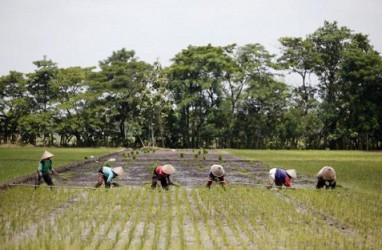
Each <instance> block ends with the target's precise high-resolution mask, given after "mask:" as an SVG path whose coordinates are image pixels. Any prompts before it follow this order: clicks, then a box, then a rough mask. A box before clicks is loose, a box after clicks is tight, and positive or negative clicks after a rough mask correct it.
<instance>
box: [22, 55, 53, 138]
mask: <svg viewBox="0 0 382 250" xmlns="http://www.w3.org/2000/svg"><path fill="white" fill-rule="evenodd" d="M33 64H34V65H36V66H37V70H35V72H33V73H30V74H28V82H27V91H28V96H29V97H31V98H32V101H33V104H32V105H31V106H30V113H29V114H28V115H27V117H23V121H22V125H23V126H22V128H23V132H24V133H23V135H24V136H28V137H30V138H24V140H28V141H30V142H34V141H35V138H33V137H38V136H40V135H42V136H43V144H44V145H45V144H46V143H48V144H50V145H52V144H53V139H54V137H53V133H52V132H53V127H54V126H53V122H52V120H51V115H52V112H53V105H50V102H52V101H54V100H55V98H56V97H57V89H56V88H55V87H56V86H55V85H53V84H52V82H53V80H54V79H56V77H57V73H58V68H57V64H56V63H54V62H53V61H51V60H49V59H47V57H46V56H44V58H43V59H42V60H38V61H35V62H33ZM47 139H49V140H48V141H47Z"/></svg>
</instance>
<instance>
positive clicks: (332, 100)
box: [307, 21, 352, 149]
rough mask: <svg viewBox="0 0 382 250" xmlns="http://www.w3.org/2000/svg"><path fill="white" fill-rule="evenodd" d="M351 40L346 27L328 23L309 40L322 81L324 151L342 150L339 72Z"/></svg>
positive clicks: (315, 69)
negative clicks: (316, 57) (325, 149)
mask: <svg viewBox="0 0 382 250" xmlns="http://www.w3.org/2000/svg"><path fill="white" fill-rule="evenodd" d="M351 37H352V35H351V31H350V30H349V29H348V28H347V27H338V25H337V22H333V23H330V22H327V21H325V23H324V26H323V27H320V28H318V29H317V30H316V31H315V32H314V33H313V34H311V35H309V36H308V38H307V39H308V40H309V41H310V42H311V43H312V44H313V46H314V50H315V51H316V52H317V53H318V57H319V63H317V64H316V65H315V67H314V73H315V74H316V75H317V76H318V78H319V80H320V84H319V90H320V91H319V94H320V97H321V98H322V104H321V108H322V109H323V112H322V119H323V122H324V127H323V137H324V147H329V148H331V149H335V148H338V147H339V144H338V143H339V141H340V140H341V137H342V135H341V130H340V129H339V127H338V121H339V118H340V116H341V113H340V110H339V107H340V106H341V103H340V102H339V96H338V94H339V93H340V83H339V81H340V78H339V75H338V72H339V70H340V66H341V62H342V60H343V52H344V50H345V49H346V48H347V47H348V46H349V43H350V42H351Z"/></svg>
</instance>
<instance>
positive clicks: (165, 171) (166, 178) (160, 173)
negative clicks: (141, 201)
mask: <svg viewBox="0 0 382 250" xmlns="http://www.w3.org/2000/svg"><path fill="white" fill-rule="evenodd" d="M173 173H175V168H174V167H173V166H172V165H170V164H165V165H163V166H161V165H160V166H157V167H156V168H155V169H154V172H153V176H152V182H151V188H152V189H154V188H156V186H157V183H158V181H160V183H161V185H162V188H164V189H165V190H168V188H169V186H170V185H175V184H174V183H172V182H171V180H170V175H172V174H173Z"/></svg>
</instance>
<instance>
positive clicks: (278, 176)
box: [267, 168, 297, 189]
mask: <svg viewBox="0 0 382 250" xmlns="http://www.w3.org/2000/svg"><path fill="white" fill-rule="evenodd" d="M292 178H294V179H296V178H297V173H296V170H295V169H287V170H285V169H282V168H272V169H271V170H269V177H268V180H269V185H268V186H267V188H268V189H271V188H272V187H273V184H276V186H277V187H278V188H281V187H282V186H283V185H284V186H286V187H292V183H291V179H292Z"/></svg>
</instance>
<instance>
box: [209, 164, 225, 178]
mask: <svg viewBox="0 0 382 250" xmlns="http://www.w3.org/2000/svg"><path fill="white" fill-rule="evenodd" d="M210 171H211V172H212V174H213V175H215V176H216V177H222V176H223V175H224V168H223V166H221V165H212V166H211V170H210Z"/></svg>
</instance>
